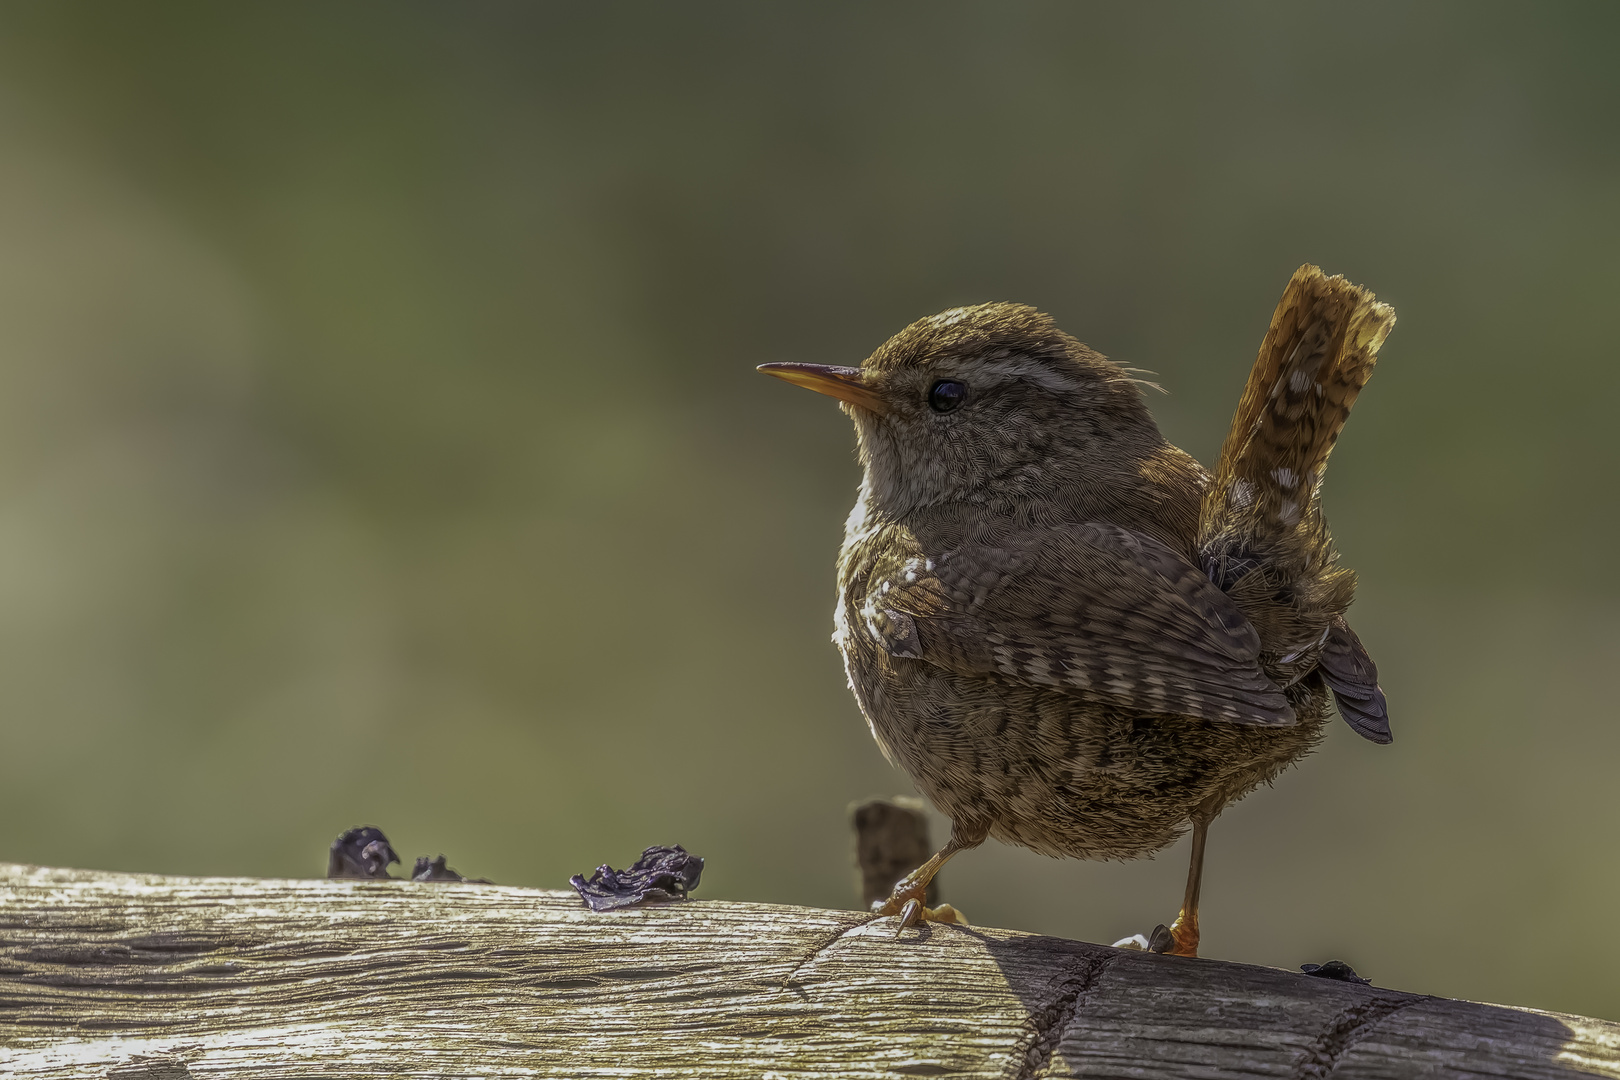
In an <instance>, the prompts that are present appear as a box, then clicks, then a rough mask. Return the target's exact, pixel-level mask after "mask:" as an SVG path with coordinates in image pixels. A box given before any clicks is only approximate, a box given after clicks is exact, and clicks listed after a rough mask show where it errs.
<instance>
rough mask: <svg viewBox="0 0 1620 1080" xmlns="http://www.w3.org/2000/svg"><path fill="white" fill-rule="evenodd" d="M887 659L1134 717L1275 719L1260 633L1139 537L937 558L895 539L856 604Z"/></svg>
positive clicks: (1041, 543)
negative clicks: (1035, 689)
mask: <svg viewBox="0 0 1620 1080" xmlns="http://www.w3.org/2000/svg"><path fill="white" fill-rule="evenodd" d="M860 615H861V619H862V621H863V622H864V624H865V629H866V630H867V632H868V633H870V634H871V635H872V636H873V638H874V639H876V641H877V642H878V644H879V645H880V646H881V647H882V648H883V649H884V650H885V651H887V652H888V653H889V655H891V656H895V657H903V658H908V659H913V660H923V661H926V662H928V663H931V664H935V665H937V666H939V667H942V668H945V669H947V670H950V671H956V672H960V673H962V674H969V675H980V674H990V673H992V672H993V673H997V674H1000V675H1002V676H1005V677H1006V678H1009V679H1016V680H1019V681H1022V682H1027V683H1033V684H1036V685H1041V686H1051V687H1055V688H1057V689H1060V690H1065V691H1070V692H1073V693H1075V694H1076V695H1079V696H1083V697H1085V698H1086V699H1088V700H1091V701H1097V702H1102V703H1107V704H1112V705H1118V706H1122V707H1125V708H1131V709H1139V710H1142V711H1144V712H1158V713H1173V714H1177V715H1181V716H1195V717H1200V718H1202V719H1205V720H1224V721H1229V722H1232V723H1238V724H1262V725H1267V726H1285V725H1288V724H1292V723H1294V719H1295V717H1294V712H1293V710H1292V709H1291V708H1290V707H1289V705H1288V702H1287V700H1286V699H1285V698H1284V696H1283V693H1282V691H1281V690H1280V689H1278V687H1277V685H1276V684H1275V683H1273V682H1272V681H1271V680H1270V679H1268V678H1266V676H1265V674H1264V673H1262V672H1261V670H1260V665H1259V663H1258V657H1259V655H1260V638H1259V635H1258V634H1256V633H1255V631H1254V627H1252V626H1250V625H1249V622H1248V620H1247V619H1246V618H1244V616H1243V613H1242V612H1241V611H1239V610H1238V608H1237V605H1236V604H1234V603H1233V602H1232V601H1231V599H1230V598H1229V597H1227V596H1226V594H1225V593H1223V592H1221V591H1220V590H1219V589H1217V588H1216V587H1215V586H1213V585H1211V584H1210V583H1209V580H1208V579H1207V578H1206V577H1205V576H1204V575H1203V574H1202V573H1200V572H1199V571H1198V570H1197V569H1195V568H1194V567H1193V566H1192V565H1191V564H1190V563H1189V562H1187V560H1186V559H1184V558H1182V557H1181V556H1179V555H1177V554H1176V553H1175V552H1174V551H1172V550H1171V549H1170V548H1169V547H1167V546H1166V545H1164V544H1163V543H1161V542H1160V541H1158V540H1154V539H1152V538H1151V537H1147V536H1143V535H1141V534H1138V533H1133V532H1131V531H1130V530H1128V529H1123V528H1120V527H1118V526H1114V525H1105V524H1087V525H1081V526H1072V527H1063V528H1048V529H1031V530H1027V531H1025V532H1021V533H1018V534H1016V535H1014V536H1012V537H1009V538H1007V539H1004V540H998V541H996V542H995V543H994V544H984V545H963V546H961V547H957V548H954V549H952V550H949V551H945V552H942V553H940V554H938V555H937V556H930V555H928V554H925V553H924V552H923V551H922V549H921V547H920V546H919V545H918V544H917V542H916V540H915V538H912V537H910V536H909V534H908V535H905V536H902V537H901V538H899V539H897V540H896V541H895V542H894V543H893V544H892V545H890V546H889V547H888V548H887V549H886V552H885V554H884V555H883V556H882V557H880V558H879V559H878V560H877V562H876V564H875V565H874V567H873V569H872V572H871V574H870V575H869V577H868V579H867V586H866V594H865V596H864V598H863V599H862V602H861V604H860Z"/></svg>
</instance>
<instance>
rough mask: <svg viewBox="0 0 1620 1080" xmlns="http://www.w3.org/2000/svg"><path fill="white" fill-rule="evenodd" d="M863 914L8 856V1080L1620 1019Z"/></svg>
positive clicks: (1015, 1069)
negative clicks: (109, 869) (14, 860)
mask: <svg viewBox="0 0 1620 1080" xmlns="http://www.w3.org/2000/svg"><path fill="white" fill-rule="evenodd" d="M894 927H895V920H894V919H892V918H888V919H880V920H877V921H875V922H871V923H868V922H867V921H866V917H865V916H863V915H861V914H858V913H855V912H843V911H821V910H814V909H807V908H787V907H770V906H766V905H760V904H732V903H720V902H704V901H688V902H685V903H677V904H669V905H664V906H661V907H651V908H640V909H631V910H625V911H617V912H610V913H606V914H601V915H595V914H591V913H590V912H588V911H586V910H585V908H584V907H583V905H581V903H580V901H579V899H578V897H576V896H574V895H573V894H572V893H566V892H543V891H537V890H531V889H518V888H507V887H502V886H492V885H468V884H413V883H411V882H405V881H331V882H328V881H277V880H269V881H260V880H245V879H228V878H205V879H197V878H165V877H152V876H141V875H130V874H101V873H88V872H79V871H67V870H46V869H39V868H34V867H26V866H9V865H3V864H0V1075H3V1076H5V1077H46V1076H49V1077H97V1078H102V1077H115V1078H119V1080H134V1078H140V1080H185V1078H187V1077H199V1078H200V1077H225V1076H230V1077H246V1076H251V1077H255V1078H259V1077H301V1078H308V1077H316V1076H319V1077H335V1078H346V1077H362V1076H364V1077H384V1076H388V1077H394V1076H404V1077H441V1076H494V1075H509V1076H525V1077H569V1078H587V1077H640V1076H671V1077H703V1078H717V1080H724V1078H730V1077H750V1078H759V1077H782V1078H787V1077H839V1078H843V1077H851V1078H861V1077H873V1078H875V1077H943V1076H951V1077H985V1078H991V1077H994V1078H999V1080H1009V1078H1021V1077H1040V1076H1108V1077H1115V1076H1117V1077H1124V1076H1130V1077H1138V1078H1154V1077H1203V1078H1208V1080H1221V1078H1225V1077H1233V1078H1236V1077H1252V1076H1256V1075H1262V1076H1272V1077H1280V1078H1288V1077H1293V1078H1302V1077H1325V1076H1328V1075H1329V1074H1331V1075H1332V1076H1333V1077H1335V1078H1336V1080H1353V1078H1372V1077H1378V1078H1390V1077H1408V1076H1441V1077H1444V1076H1456V1077H1463V1076H1468V1077H1504V1078H1509V1077H1511V1078H1515V1080H1535V1078H1540V1077H1578V1076H1592V1075H1599V1076H1610V1077H1620V1025H1615V1024H1611V1023H1607V1022H1604V1021H1598V1020H1587V1019H1582V1018H1580V1017H1573V1016H1561V1015H1554V1014H1550V1013H1536V1012H1529V1011H1526V1010H1522V1009H1510V1008H1502V1007H1498V1006H1491V1005H1476V1004H1471V1003H1469V1002H1462V1001H1448V1000H1442V999H1437V998H1429V997H1423V996H1419V995H1414V994H1402V993H1399V992H1396V991H1392V990H1386V989H1382V988H1375V987H1366V986H1359V985H1354V984H1347V983H1338V982H1332V981H1329V980H1324V979H1316V978H1310V977H1308V976H1304V975H1300V974H1298V973H1293V972H1287V971H1278V970H1273V969H1269V968H1258V967H1247V966H1243V965H1239V964H1228V963H1220V962H1216V961H1208V960H1182V959H1178V958H1175V957H1168V956H1156V955H1152V954H1145V953H1132V952H1123V951H1120V950H1116V949H1112V948H1108V947H1106V946H1100V945H1088V944H1084V943H1081V942H1077V941H1066V940H1062V939H1059V938H1048V937H1038V936H1035V935H1031V934H1020V933H1014V932H1011V931H1005V930H986V929H980V928H958V927H948V926H924V927H921V928H917V929H912V930H907V931H906V932H905V934H904V936H903V937H902V938H901V939H900V940H895V939H894V937H893V935H894Z"/></svg>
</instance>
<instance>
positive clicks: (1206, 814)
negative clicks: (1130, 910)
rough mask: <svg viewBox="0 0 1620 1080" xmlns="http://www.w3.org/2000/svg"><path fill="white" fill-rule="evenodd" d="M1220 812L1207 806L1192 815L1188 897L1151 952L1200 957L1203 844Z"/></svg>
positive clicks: (1155, 937)
mask: <svg viewBox="0 0 1620 1080" xmlns="http://www.w3.org/2000/svg"><path fill="white" fill-rule="evenodd" d="M1218 812H1219V809H1218V808H1216V807H1212V806H1211V805H1210V804H1209V803H1205V804H1204V805H1203V806H1200V807H1199V808H1198V809H1197V810H1195V811H1194V812H1193V815H1192V826H1193V834H1192V859H1191V862H1190V864H1189V865H1188V867H1187V894H1186V895H1185V896H1184V897H1182V900H1181V912H1180V914H1178V915H1177V916H1176V921H1175V922H1173V923H1171V924H1170V925H1169V926H1168V927H1164V926H1161V927H1159V928H1158V929H1156V930H1154V932H1153V940H1152V943H1151V944H1150V945H1149V948H1150V949H1152V950H1153V951H1154V952H1162V953H1169V954H1170V955H1171V956H1197V955H1198V889H1199V886H1200V885H1202V884H1203V879H1204V841H1205V840H1207V839H1208V837H1209V823H1210V822H1211V821H1213V820H1215V815H1216V814H1217V813H1218Z"/></svg>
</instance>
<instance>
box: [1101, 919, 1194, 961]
mask: <svg viewBox="0 0 1620 1080" xmlns="http://www.w3.org/2000/svg"><path fill="white" fill-rule="evenodd" d="M1114 948H1116V949H1134V950H1136V951H1138V952H1155V953H1163V954H1165V955H1166V956H1197V955H1198V920H1197V919H1188V918H1187V917H1186V916H1185V915H1181V916H1178V917H1177V918H1176V921H1175V922H1173V923H1171V924H1170V925H1169V926H1166V925H1164V924H1163V923H1160V924H1159V925H1158V926H1155V927H1154V928H1153V933H1151V934H1149V935H1148V936H1147V937H1143V936H1142V935H1141V934H1132V935H1131V936H1130V937H1128V938H1120V939H1119V940H1118V941H1116V942H1114Z"/></svg>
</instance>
